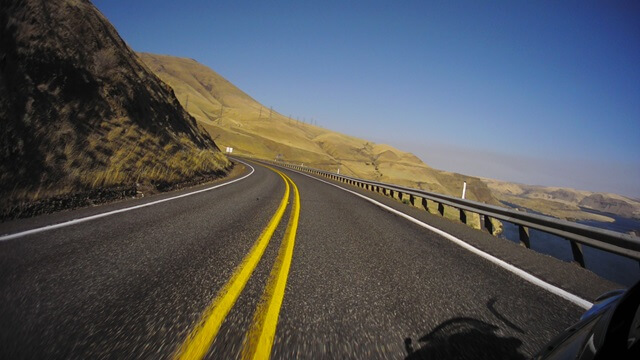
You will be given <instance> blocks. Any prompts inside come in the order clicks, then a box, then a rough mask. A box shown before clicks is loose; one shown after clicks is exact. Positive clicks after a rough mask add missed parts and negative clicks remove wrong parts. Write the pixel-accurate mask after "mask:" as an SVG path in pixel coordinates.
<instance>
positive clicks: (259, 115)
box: [258, 106, 262, 120]
mask: <svg viewBox="0 0 640 360" xmlns="http://www.w3.org/2000/svg"><path fill="white" fill-rule="evenodd" d="M260 117H262V106H260V114H258V120H260Z"/></svg>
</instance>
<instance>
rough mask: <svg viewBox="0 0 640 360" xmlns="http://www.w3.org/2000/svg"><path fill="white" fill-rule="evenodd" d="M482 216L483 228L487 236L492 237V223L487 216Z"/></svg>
mask: <svg viewBox="0 0 640 360" xmlns="http://www.w3.org/2000/svg"><path fill="white" fill-rule="evenodd" d="M483 216H484V228H485V229H487V231H488V232H489V234H491V235H493V223H492V222H491V218H490V217H488V216H487V215H483Z"/></svg>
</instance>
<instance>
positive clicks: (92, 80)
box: [0, 0, 230, 217]
mask: <svg viewBox="0 0 640 360" xmlns="http://www.w3.org/2000/svg"><path fill="white" fill-rule="evenodd" d="M0 50H1V51H0V137H1V139H2V140H1V142H0V198H2V199H3V201H2V203H1V204H0V215H2V216H3V217H6V216H19V215H20V213H22V212H23V211H27V210H26V208H31V211H27V212H30V213H33V211H35V212H38V211H40V210H42V209H43V208H46V207H47V205H46V204H45V205H43V204H40V205H37V204H36V205H35V207H34V206H33V204H34V203H37V202H45V203H46V201H47V199H52V198H56V200H55V201H54V203H69V201H67V200H65V197H68V196H76V195H78V194H84V195H79V196H80V197H81V198H83V199H84V198H85V197H92V196H98V197H100V196H104V194H105V189H125V190H123V191H124V192H125V193H130V192H131V191H133V194H135V193H136V188H138V187H139V186H150V187H156V188H166V187H170V186H172V184H177V183H180V182H184V181H192V180H193V179H194V177H199V176H219V175H221V174H223V173H224V172H225V171H226V170H227V168H228V167H229V166H230V162H229V161H228V160H227V158H226V157H225V156H224V155H223V154H222V153H221V152H220V151H219V149H218V148H217V146H216V144H215V142H214V141H213V140H212V139H211V137H210V136H209V134H208V133H207V132H206V131H203V130H202V129H201V128H199V127H198V126H197V122H196V120H195V119H194V118H192V117H191V116H190V115H189V114H188V113H187V112H186V111H185V110H184V109H183V108H182V106H181V105H180V103H179V102H178V100H177V99H176V97H175V95H174V92H173V90H172V89H171V88H170V87H169V86H167V85H166V84H164V83H163V82H162V81H161V80H160V79H158V78H157V77H156V76H155V75H154V74H153V73H152V72H150V71H149V70H148V68H147V67H146V66H145V65H144V64H143V63H142V62H141V61H140V59H139V58H138V56H137V55H136V54H135V53H134V52H133V51H132V50H131V49H130V48H129V47H128V46H127V45H126V43H125V42H124V41H123V40H122V39H121V38H120V36H119V35H118V33H117V32H116V30H115V29H114V28H113V26H112V25H111V24H110V23H109V22H108V21H107V20H106V18H105V17H104V16H103V15H102V14H101V13H100V12H99V11H98V10H97V9H96V8H95V7H94V6H93V5H92V4H91V3H90V2H89V1H88V0H48V1H38V0H3V1H2V11H0ZM118 192H121V191H120V190H117V191H115V193H118ZM112 193H114V192H113V191H112ZM74 194H75V195H74ZM101 194H102V195H101ZM112 195H113V194H112ZM71 203H74V201H71ZM75 203H78V204H86V201H84V200H82V199H81V200H79V201H75ZM34 209H36V210H34ZM37 209H40V210H37Z"/></svg>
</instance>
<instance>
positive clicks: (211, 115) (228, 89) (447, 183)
mask: <svg viewBox="0 0 640 360" xmlns="http://www.w3.org/2000/svg"><path fill="white" fill-rule="evenodd" d="M139 56H140V57H141V59H142V60H143V61H144V62H145V64H146V65H147V66H148V67H149V68H150V69H151V70H152V71H153V72H154V73H155V74H156V75H157V76H159V77H160V78H161V79H162V80H163V81H164V82H166V83H167V84H169V85H170V86H171V87H173V89H174V90H175V93H176V96H177V98H178V100H179V101H180V103H181V104H182V105H183V106H184V107H185V108H186V109H187V111H188V112H189V113H191V115H192V116H193V117H195V118H196V119H197V120H198V121H199V122H200V124H201V125H202V126H203V127H204V128H205V129H206V130H207V131H208V132H209V133H210V134H211V136H212V138H213V139H214V140H215V141H216V143H217V144H218V145H219V146H220V147H221V148H224V147H226V146H230V147H233V148H234V154H239V155H247V156H255V157H258V158H263V159H270V160H273V159H275V158H276V157H279V158H280V159H282V160H284V161H288V162H292V163H298V164H305V165H308V166H313V167H316V168H319V169H323V170H329V171H337V169H338V168H340V173H341V174H345V175H352V176H357V177H360V178H364V179H371V180H379V181H385V182H389V183H394V184H398V185H404V186H411V187H416V188H420V189H424V190H430V191H436V192H440V193H445V194H448V195H457V196H459V195H460V193H461V191H462V183H463V181H465V180H467V182H468V183H469V182H472V183H473V185H474V186H469V188H468V196H469V198H471V199H474V200H480V201H484V202H488V203H493V204H497V200H495V199H494V198H493V197H492V196H491V192H490V191H489V189H488V188H487V187H486V185H485V184H484V183H482V182H481V181H479V179H477V178H471V177H466V176H462V175H459V174H453V173H446V172H441V171H438V170H435V169H432V168H430V167H429V166H427V165H426V164H424V163H423V162H422V161H421V160H420V159H418V158H417V157H416V156H414V155H413V154H410V153H407V152H403V151H400V150H398V149H396V148H394V147H392V146H389V145H384V144H375V143H372V142H369V141H366V140H363V139H359V138H356V137H352V136H348V135H344V134H340V133H337V132H334V131H330V130H327V129H324V128H321V127H318V126H314V125H310V124H305V123H303V122H302V121H296V119H290V118H288V117H286V116H283V115H282V114H279V113H277V112H276V111H273V113H271V114H270V110H269V108H268V107H264V106H262V105H261V104H260V103H258V102H257V101H255V100H254V99H252V98H251V97H250V96H248V95H247V94H245V93H244V92H242V91H241V90H240V89H238V88H236V87H235V86H233V85H232V84H231V83H229V82H228V81H227V80H225V79H224V78H222V77H221V76H220V75H218V74H217V73H215V72H214V71H213V70H211V69H209V68H207V67H206V66H203V65H201V64H199V63H197V62H196V61H195V60H191V59H184V58H177V57H171V56H162V55H153V54H146V53H142V54H139ZM221 115H222V116H221ZM474 179H475V180H474Z"/></svg>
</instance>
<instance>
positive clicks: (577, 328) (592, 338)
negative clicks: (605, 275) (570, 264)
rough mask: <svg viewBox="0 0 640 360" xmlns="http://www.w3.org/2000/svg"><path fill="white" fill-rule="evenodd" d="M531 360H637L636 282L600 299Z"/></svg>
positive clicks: (639, 286)
mask: <svg viewBox="0 0 640 360" xmlns="http://www.w3.org/2000/svg"><path fill="white" fill-rule="evenodd" d="M533 358H534V359H580V360H586V359H640V282H638V283H636V284H635V285H634V286H633V287H631V288H630V289H629V290H627V291H623V290H616V291H612V292H608V293H606V294H604V295H602V296H600V297H599V298H598V299H597V300H596V303H595V304H594V305H593V306H592V307H591V309H589V310H588V311H587V312H586V313H584V315H582V317H581V318H580V321H579V322H578V323H577V324H575V325H573V326H571V327H570V328H568V329H567V330H565V331H564V332H563V333H561V334H560V335H558V336H556V337H555V338H554V339H553V340H552V341H551V342H549V344H547V345H546V346H545V347H544V348H542V349H541V350H540V352H538V354H536V355H535V356H534V357H533Z"/></svg>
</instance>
